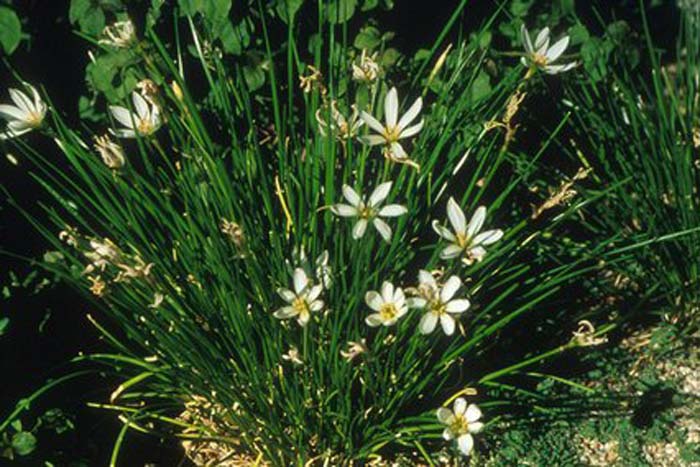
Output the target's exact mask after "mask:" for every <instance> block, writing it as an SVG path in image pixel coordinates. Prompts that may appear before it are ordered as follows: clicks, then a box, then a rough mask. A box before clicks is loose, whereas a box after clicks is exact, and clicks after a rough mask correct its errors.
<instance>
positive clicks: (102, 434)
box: [0, 0, 677, 466]
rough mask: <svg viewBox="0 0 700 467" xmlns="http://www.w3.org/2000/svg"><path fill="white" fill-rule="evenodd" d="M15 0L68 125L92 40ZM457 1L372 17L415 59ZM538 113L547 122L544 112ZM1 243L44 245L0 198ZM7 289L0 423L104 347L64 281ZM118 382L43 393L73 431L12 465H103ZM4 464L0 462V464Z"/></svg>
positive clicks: (55, 14) (594, 10) (617, 14)
mask: <svg viewBox="0 0 700 467" xmlns="http://www.w3.org/2000/svg"><path fill="white" fill-rule="evenodd" d="M16 3H18V5H17V9H18V13H19V14H20V16H21V17H23V18H27V23H25V24H24V25H23V27H24V30H25V31H26V32H27V33H29V34H30V35H31V37H32V39H31V41H30V47H29V48H27V47H26V46H25V45H24V44H23V45H22V46H21V47H20V49H19V50H18V51H17V52H16V53H15V54H14V55H13V56H12V58H11V62H12V64H13V65H14V66H15V67H16V69H17V70H18V71H19V72H20V74H21V75H22V76H23V78H24V79H26V80H27V81H29V82H31V83H41V84H43V85H44V86H45V88H46V91H47V92H48V94H49V95H50V96H51V98H52V100H53V105H55V106H56V107H57V108H60V109H63V111H64V112H65V113H66V114H68V116H69V121H71V120H70V119H71V118H72V119H73V122H74V123H77V113H78V112H77V100H78V97H79V96H80V95H82V94H84V89H85V83H84V74H85V66H86V65H87V63H88V56H87V51H88V49H89V44H87V43H86V41H85V40H83V39H82V38H80V37H79V36H78V35H76V34H75V33H74V32H73V27H72V26H71V25H70V24H69V22H68V18H67V12H68V6H69V1H68V0H25V1H20V2H16ZM127 3H128V2H127ZM458 3H459V2H458V1H457V0H435V1H432V2H425V1H409V0H396V6H395V8H394V10H392V11H389V12H378V13H377V14H376V15H375V16H376V18H377V21H378V24H379V25H380V26H381V28H382V30H391V31H395V32H396V33H397V34H396V38H395V40H394V41H393V45H394V46H395V47H397V48H398V49H400V50H401V51H402V52H406V53H407V54H409V55H411V54H412V52H413V51H415V50H416V49H417V48H420V47H421V46H425V45H426V44H429V43H431V41H432V40H433V39H434V38H435V37H436V36H437V34H438V33H439V32H440V31H441V29H442V27H443V25H444V24H445V22H446V21H447V19H448V18H449V17H450V15H451V13H452V11H453V9H454V7H455V6H456V5H457V4H458ZM543 3H544V4H548V3H551V2H547V1H544V2H543ZM636 3H637V2H634V1H623V0H615V1H613V0H609V1H608V0H599V1H597V2H596V1H581V0H580V1H578V2H577V13H578V14H579V16H580V18H581V19H582V21H583V22H584V23H585V24H586V26H587V27H588V28H589V29H590V30H591V31H592V32H593V33H600V32H601V31H602V29H603V26H601V23H600V22H599V20H598V16H597V15H598V13H599V14H600V15H601V19H602V20H603V22H609V21H610V20H612V19H625V20H627V21H628V22H630V24H631V25H632V27H633V29H635V30H640V29H641V28H640V27H639V24H640V23H639V21H640V18H639V15H638V12H637V11H636V10H635V8H633V5H636ZM670 4H672V2H669V5H670ZM496 6H497V2H495V1H494V0H472V1H471V3H470V5H469V6H468V7H467V9H466V11H465V14H464V15H463V20H462V24H463V27H464V28H465V29H466V30H469V29H471V28H474V27H476V26H478V25H479V24H480V23H481V22H482V21H484V20H485V19H486V18H487V17H488V16H490V15H491V14H492V13H493V11H494V10H495V8H496ZM137 10H138V9H137ZM132 16H133V17H134V18H138V17H139V16H140V14H139V12H138V11H134V12H133V14H132ZM596 25H599V26H598V28H596ZM650 26H651V28H652V30H653V34H654V36H655V37H656V38H658V40H657V44H658V45H660V46H662V47H664V46H669V45H671V44H672V43H673V40H674V38H675V33H676V30H677V12H676V10H675V9H674V8H671V7H670V6H669V7H663V8H655V9H654V14H653V18H651V19H650ZM351 30H352V28H351ZM27 49H28V50H27ZM0 70H1V71H0V102H5V101H7V100H8V97H7V94H6V92H5V89H7V87H8V86H10V85H13V84H14V80H13V79H12V77H11V76H10V74H9V73H8V72H7V71H6V69H5V68H4V67H3V68H0ZM552 92H556V89H553V91H552ZM551 98H552V96H539V97H538V99H541V100H542V102H540V103H538V102H534V103H533V104H531V105H532V108H538V104H542V105H545V106H546V105H547V99H551ZM552 113H553V112H552ZM549 117H550V118H556V116H553V115H550V116H549ZM543 118H545V119H546V118H547V115H546V113H545V115H544V116H543ZM27 138H28V139H29V141H30V142H31V144H32V145H34V146H35V147H37V148H40V150H43V151H46V152H50V153H53V154H55V155H56V158H57V159H58V158H60V157H61V154H60V153H59V151H58V150H57V148H56V147H55V146H53V143H51V142H50V141H46V139H42V138H41V137H40V136H38V135H35V134H30V135H27ZM524 138H525V139H524V140H522V141H520V143H521V144H522V145H524V146H525V147H527V145H528V144H531V145H532V146H533V147H535V146H537V145H538V144H539V141H540V139H539V136H538V135H535V134H532V135H531V136H530V138H531V139H532V141H528V140H527V134H526V135H525V137H524ZM0 150H2V155H3V156H4V155H5V154H6V152H7V150H8V148H7V147H2V146H0ZM59 161H60V160H59ZM59 163H60V162H59ZM0 183H1V184H2V186H3V187H4V188H5V189H6V190H7V191H8V192H9V193H11V194H12V196H13V197H14V198H16V199H17V200H18V201H19V202H20V204H21V205H22V206H23V207H24V208H25V209H27V210H28V211H29V212H30V213H32V214H39V213H40V212H41V209H40V208H39V206H38V204H39V203H40V202H41V199H42V198H41V191H40V190H38V189H37V186H36V184H35V183H34V182H33V181H32V180H31V179H30V178H29V177H28V175H27V173H26V164H25V165H24V166H23V164H22V163H21V161H20V166H19V167H15V166H13V165H11V164H10V163H9V162H8V161H7V160H5V157H2V159H1V160H0ZM0 249H2V250H5V251H10V252H12V253H15V254H17V255H23V256H26V257H40V256H41V255H42V254H43V253H44V251H45V249H46V245H45V242H44V241H43V240H42V238H41V237H40V235H39V234H38V233H36V232H35V231H34V230H33V229H32V227H31V226H30V225H29V223H28V222H27V221H26V220H25V219H24V218H23V217H22V216H21V215H20V213H19V212H18V211H17V210H16V209H14V208H12V207H10V206H8V205H7V203H6V202H5V199H4V197H3V199H2V201H0ZM0 258H1V259H0V261H1V262H0V286H1V285H2V284H8V283H9V282H10V279H9V277H10V271H14V272H16V273H17V275H18V277H20V278H22V277H25V276H26V275H27V273H29V271H31V268H30V267H29V266H28V264H27V263H26V261H24V260H22V259H20V258H16V257H9V256H5V255H3V256H0ZM8 290H10V291H11V294H10V296H9V297H7V296H5V297H4V298H3V300H2V302H1V303H2V305H3V308H2V310H0V318H2V317H5V316H7V317H9V318H10V325H9V328H8V329H7V331H6V333H5V335H3V336H2V337H0V375H2V376H1V377H0V420H1V419H2V417H4V416H5V415H6V414H7V413H8V412H9V411H11V409H12V407H14V404H15V403H16V401H17V400H19V399H21V398H22V397H26V396H27V395H28V394H30V393H31V392H32V391H33V390H35V389H36V388H38V387H40V386H41V385H42V384H43V383H44V382H45V381H46V380H47V379H48V378H51V377H57V376H60V375H62V374H65V373H67V372H68V371H70V369H71V368H72V367H69V366H67V365H66V362H67V361H68V360H70V358H72V357H74V356H75V355H76V354H78V352H81V351H82V352H85V353H89V352H93V351H96V350H100V349H104V346H103V345H102V344H101V343H100V342H99V340H98V337H97V333H96V332H95V330H94V328H93V327H92V325H90V323H89V322H88V321H87V319H86V314H87V313H88V312H91V311H94V310H91V309H90V305H89V304H87V303H85V302H84V301H83V300H82V299H81V298H80V297H78V295H77V294H75V293H73V292H72V291H71V290H69V289H67V288H65V287H61V286H60V285H59V286H57V287H54V288H52V289H49V290H46V291H43V292H42V293H40V294H38V295H33V294H32V293H31V291H30V288H29V289H28V288H21V287H9V289H8ZM114 387H116V383H115V384H111V383H107V384H106V383H105V379H103V378H100V377H99V376H98V375H93V376H88V377H84V378H82V379H80V380H78V381H75V382H73V383H69V384H67V385H64V386H61V387H59V388H57V389H55V390H53V391H52V392H51V393H49V394H48V395H47V396H46V397H44V398H42V399H41V400H40V401H39V402H38V407H40V409H38V410H34V411H32V415H38V414H39V412H41V411H43V410H45V409H48V408H52V407H60V408H61V409H62V410H64V411H66V412H67V413H69V414H72V415H73V416H74V417H75V420H74V422H75V425H76V429H75V430H73V431H70V432H68V433H66V434H62V435H55V436H45V437H41V438H40V439H39V450H38V452H37V453H36V456H32V457H31V458H28V459H24V460H22V461H21V462H20V461H17V462H16V463H15V464H14V465H41V464H38V460H37V459H43V458H45V453H53V455H52V456H51V457H50V458H51V459H59V460H58V461H57V464H56V465H70V464H69V462H71V461H74V462H75V463H74V464H73V465H90V466H92V465H95V466H100V465H108V461H109V457H110V455H111V450H112V446H113V443H114V440H115V439H116V436H117V432H118V430H119V429H120V428H121V423H119V422H118V421H117V420H116V418H115V417H114V416H113V414H110V413H106V412H102V411H99V410H97V409H89V408H87V407H86V406H85V404H86V402H87V401H97V402H105V401H108V399H109V393H110V392H111V390H112V389H113V388H114ZM125 446H126V447H125V448H124V449H123V450H122V453H121V454H120V462H119V464H120V465H129V466H132V465H135V466H136V465H144V464H147V463H152V464H157V465H163V466H175V465H180V463H181V462H182V456H183V454H182V452H181V450H180V449H179V447H178V445H177V443H173V442H169V443H165V444H164V443H163V442H161V441H160V440H158V439H157V438H156V437H148V436H143V435H139V434H135V433H133V432H130V433H129V434H128V435H127V439H126V444H125ZM2 462H3V460H2V459H0V465H2ZM182 465H188V464H186V463H183V464H182Z"/></svg>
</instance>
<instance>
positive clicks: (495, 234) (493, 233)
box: [472, 229, 503, 245]
mask: <svg viewBox="0 0 700 467" xmlns="http://www.w3.org/2000/svg"><path fill="white" fill-rule="evenodd" d="M501 238H503V231H502V230H500V229H495V230H486V231H484V232H481V233H480V234H478V235H476V236H475V237H474V240H472V244H473V245H491V244H492V243H496V242H497V241H499V240H500V239H501Z"/></svg>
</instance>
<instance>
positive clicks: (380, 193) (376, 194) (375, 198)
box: [367, 182, 393, 207]
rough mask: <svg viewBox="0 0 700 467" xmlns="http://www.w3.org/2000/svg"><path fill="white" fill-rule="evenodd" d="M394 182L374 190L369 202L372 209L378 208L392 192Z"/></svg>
mask: <svg viewBox="0 0 700 467" xmlns="http://www.w3.org/2000/svg"><path fill="white" fill-rule="evenodd" d="M392 183H393V182H384V183H382V184H380V185H379V186H378V187H377V188H375V189H374V191H373V192H372V194H371V195H370V196H369V201H368V202H367V204H368V205H369V206H370V207H376V206H378V205H379V204H381V203H382V202H383V201H384V200H385V199H386V197H387V196H389V192H390V191H391V185H392Z"/></svg>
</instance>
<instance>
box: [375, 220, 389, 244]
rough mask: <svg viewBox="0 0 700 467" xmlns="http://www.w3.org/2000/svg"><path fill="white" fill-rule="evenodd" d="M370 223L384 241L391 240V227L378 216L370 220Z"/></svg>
mask: <svg viewBox="0 0 700 467" xmlns="http://www.w3.org/2000/svg"><path fill="white" fill-rule="evenodd" d="M372 224H374V228H375V229H377V232H379V235H381V236H382V238H383V239H384V241H385V242H387V243H390V242H391V227H389V225H388V224H387V223H386V222H384V221H383V220H381V219H380V218H378V217H375V218H374V220H373V221H372Z"/></svg>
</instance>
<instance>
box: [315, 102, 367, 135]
mask: <svg viewBox="0 0 700 467" xmlns="http://www.w3.org/2000/svg"><path fill="white" fill-rule="evenodd" d="M350 108H351V109H352V113H351V114H350V117H349V118H345V116H344V115H343V114H341V113H340V111H339V110H338V104H337V103H336V101H331V120H330V122H327V121H326V120H324V118H323V117H324V116H325V115H326V114H327V111H326V110H324V109H318V110H317V111H316V121H317V122H318V131H319V133H321V135H323V136H328V132H327V130H330V133H331V134H332V135H333V136H334V137H335V138H336V139H337V140H338V141H341V142H343V141H347V140H349V139H352V138H354V137H355V136H356V135H357V131H358V130H359V129H360V127H362V125H364V123H365V122H364V121H362V120H360V113H359V112H358V110H357V106H356V105H355V104H353V105H351V106H350Z"/></svg>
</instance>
